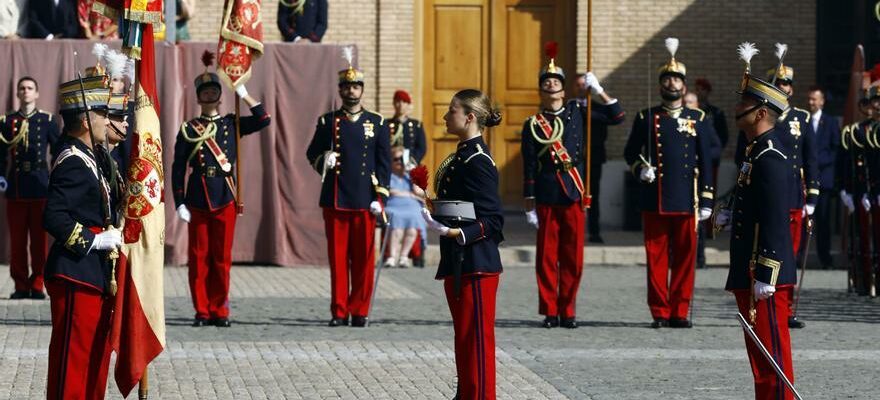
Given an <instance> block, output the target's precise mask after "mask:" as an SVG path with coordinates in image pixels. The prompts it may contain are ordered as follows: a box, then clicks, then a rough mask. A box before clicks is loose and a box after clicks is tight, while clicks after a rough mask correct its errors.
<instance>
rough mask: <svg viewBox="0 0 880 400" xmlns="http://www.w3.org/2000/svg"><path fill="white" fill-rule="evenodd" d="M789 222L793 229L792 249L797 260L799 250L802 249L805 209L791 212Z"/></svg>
mask: <svg viewBox="0 0 880 400" xmlns="http://www.w3.org/2000/svg"><path fill="white" fill-rule="evenodd" d="M788 222H789V228H790V229H791V248H792V250H793V251H794V255H795V258H797V254H798V250H800V248H801V234H802V233H803V231H804V209H802V208H798V209H797V210H790V211H789V212H788Z"/></svg>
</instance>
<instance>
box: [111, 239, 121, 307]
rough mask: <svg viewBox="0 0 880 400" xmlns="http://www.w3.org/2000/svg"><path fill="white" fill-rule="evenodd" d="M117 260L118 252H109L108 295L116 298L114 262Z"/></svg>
mask: <svg viewBox="0 0 880 400" xmlns="http://www.w3.org/2000/svg"><path fill="white" fill-rule="evenodd" d="M117 260H119V250H118V249H113V250H112V251H110V265H111V267H112V270H111V272H110V294H111V295H113V296H116V292H117V290H119V285H118V284H117V283H116V261H117Z"/></svg>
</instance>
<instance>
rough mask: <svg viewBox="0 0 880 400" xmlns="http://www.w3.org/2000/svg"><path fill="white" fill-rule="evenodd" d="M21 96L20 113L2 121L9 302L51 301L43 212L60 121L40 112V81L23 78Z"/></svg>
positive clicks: (0, 170) (0, 169)
mask: <svg viewBox="0 0 880 400" xmlns="http://www.w3.org/2000/svg"><path fill="white" fill-rule="evenodd" d="M16 96H17V97H18V101H19V103H20V105H19V109H18V110H17V111H14V112H10V113H8V114H6V115H3V116H0V192H6V221H7V223H8V224H9V242H10V246H9V247H10V248H9V250H10V260H9V274H10V275H12V280H13V282H14V283H15V291H14V292H13V293H12V295H11V296H9V298H11V299H26V298H33V299H45V298H46V295H45V294H43V268H44V267H45V265H46V251H47V249H48V246H47V241H46V231H45V230H44V229H43V209H44V208H45V207H46V193H47V187H48V185H49V168H48V165H47V163H46V156H47V155H49V152H48V148H49V147H50V146H51V150H53V151H54V150H56V148H55V143H56V142H57V141H58V136H59V134H58V121H57V120H56V119H55V117H54V116H53V115H52V114H50V113H47V112H45V111H42V110H38V109H37V104H36V101H37V99H38V98H39V97H40V91H39V86H38V84H37V81H36V80H35V79H34V78H31V77H29V76H26V77H23V78H21V79H19V80H18V84H17V85H16ZM28 239H30V246H28ZM28 253H30V272H29V270H28Z"/></svg>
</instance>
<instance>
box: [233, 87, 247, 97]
mask: <svg viewBox="0 0 880 400" xmlns="http://www.w3.org/2000/svg"><path fill="white" fill-rule="evenodd" d="M235 93H237V94H238V97H241V98H242V99H243V98H245V97H248V91H247V88H246V87H244V85H238V87H237V88H235Z"/></svg>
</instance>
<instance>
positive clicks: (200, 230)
mask: <svg viewBox="0 0 880 400" xmlns="http://www.w3.org/2000/svg"><path fill="white" fill-rule="evenodd" d="M190 211H191V214H192V219H191V220H190V222H189V226H188V230H189V241H188V243H189V250H188V261H187V265H188V266H189V290H190V294H191V295H192V302H193V307H194V308H195V310H196V318H228V317H229V270H230V269H231V268H232V240H233V238H234V237H235V219H236V212H235V204H234V203H230V204H229V205H227V206H225V207H222V208H219V209H217V210H214V211H204V210H196V209H193V210H190Z"/></svg>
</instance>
